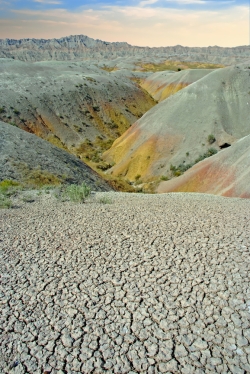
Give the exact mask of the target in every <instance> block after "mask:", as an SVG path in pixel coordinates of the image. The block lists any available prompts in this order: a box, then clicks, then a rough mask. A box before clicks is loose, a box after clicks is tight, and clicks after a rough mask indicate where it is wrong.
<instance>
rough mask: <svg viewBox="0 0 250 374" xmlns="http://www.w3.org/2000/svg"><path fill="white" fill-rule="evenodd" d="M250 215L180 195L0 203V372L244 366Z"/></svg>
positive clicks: (242, 205)
mask: <svg viewBox="0 0 250 374" xmlns="http://www.w3.org/2000/svg"><path fill="white" fill-rule="evenodd" d="M103 196H105V197H108V198H109V202H111V203H109V204H101V203H100V199H101V197H103ZM249 221H250V200H246V199H233V198H230V199H229V198H223V197H217V196H212V195H202V194H181V193H175V194H172V193H171V194H162V195H146V194H128V193H115V192H107V193H96V194H92V196H91V198H90V199H88V200H87V201H86V202H85V203H84V204H74V203H71V202H64V203H63V202H58V201H56V199H54V198H53V197H51V196H50V197H46V196H45V197H44V198H41V200H39V201H35V202H34V203H26V204H23V205H22V206H20V207H19V208H16V209H9V210H7V209H6V210H5V209H4V210H1V211H0V249H1V254H0V256H1V257H0V266H1V278H0V281H1V282H0V288H1V295H0V296H1V297H0V302H1V313H0V373H3V374H5V373H11V374H12V373H15V374H16V373H18V374H19V373H20V374H22V373H32V374H36V373H51V374H54V373H57V374H58V373H71V374H77V373H79V374H80V373H106V372H107V373H118V374H122V373H129V374H132V373H152V374H153V373H184V374H187V373H195V374H196V373H197V374H202V373H211V374H212V373H235V374H236V373H237V374H239V373H242V374H246V373H249V372H250V344H249V343H250V334H249V331H250V329H249V327H250V288H249V277H250V256H249V248H250V226H249Z"/></svg>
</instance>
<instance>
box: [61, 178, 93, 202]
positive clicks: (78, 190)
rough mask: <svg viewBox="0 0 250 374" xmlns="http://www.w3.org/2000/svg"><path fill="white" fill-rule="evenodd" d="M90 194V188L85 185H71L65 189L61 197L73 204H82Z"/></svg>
mask: <svg viewBox="0 0 250 374" xmlns="http://www.w3.org/2000/svg"><path fill="white" fill-rule="evenodd" d="M90 192H91V190H90V188H89V187H88V186H87V185H86V184H85V183H82V184H81V185H77V184H71V185H69V186H67V187H66V188H65V190H64V193H63V196H64V197H66V198H68V199H69V200H70V201H74V202H75V203H83V202H84V201H85V199H86V198H87V197H88V196H89V195H90Z"/></svg>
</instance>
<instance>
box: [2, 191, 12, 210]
mask: <svg viewBox="0 0 250 374" xmlns="http://www.w3.org/2000/svg"><path fill="white" fill-rule="evenodd" d="M11 207H12V202H11V200H10V199H9V198H8V197H6V196H5V195H4V194H1V193H0V209H10V208H11Z"/></svg>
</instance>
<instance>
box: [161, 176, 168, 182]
mask: <svg viewBox="0 0 250 374" xmlns="http://www.w3.org/2000/svg"><path fill="white" fill-rule="evenodd" d="M161 180H162V181H168V180H169V178H168V177H167V176H166V175H162V176H161Z"/></svg>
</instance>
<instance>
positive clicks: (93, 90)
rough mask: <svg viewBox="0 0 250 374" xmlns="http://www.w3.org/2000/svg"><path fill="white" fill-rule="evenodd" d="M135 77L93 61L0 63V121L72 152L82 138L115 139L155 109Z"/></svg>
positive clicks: (8, 61)
mask: <svg viewBox="0 0 250 374" xmlns="http://www.w3.org/2000/svg"><path fill="white" fill-rule="evenodd" d="M136 76H137V75H136V73H127V74H118V72H111V73H110V72H107V71H105V70H103V69H100V68H98V67H97V66H95V64H94V63H83V62H78V63H75V62H70V63H69V62H57V61H49V62H39V63H26V62H21V61H15V60H12V59H0V120H2V121H4V122H9V123H14V124H15V125H17V126H18V127H20V128H22V129H23V130H26V131H29V132H31V133H34V134H36V135H38V136H40V137H42V138H44V139H46V140H49V141H50V142H52V143H54V144H56V145H58V146H60V147H62V148H65V149H68V150H69V151H70V152H72V153H74V154H77V153H79V152H78V151H77V150H78V148H79V147H81V146H82V144H83V143H84V142H85V141H86V140H88V143H90V142H92V143H93V142H95V140H96V137H97V136H99V137H100V138H99V143H100V142H102V140H103V141H104V142H105V141H111V140H114V139H115V138H117V137H118V136H120V135H121V134H123V133H124V131H125V130H126V129H128V128H129V127H130V125H131V124H132V123H134V122H135V121H136V120H137V119H138V118H140V117H141V116H142V115H143V114H144V113H145V112H146V111H148V110H149V109H150V108H152V106H153V105H155V102H154V100H153V99H152V97H151V96H150V95H149V94H147V93H146V92H144V91H143V90H142V89H141V88H140V87H139V86H138V84H137V83H136V82H134V81H133V80H131V78H133V77H136ZM82 148H83V149H82V151H83V152H84V147H82ZM80 154H81V152H80Z"/></svg>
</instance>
